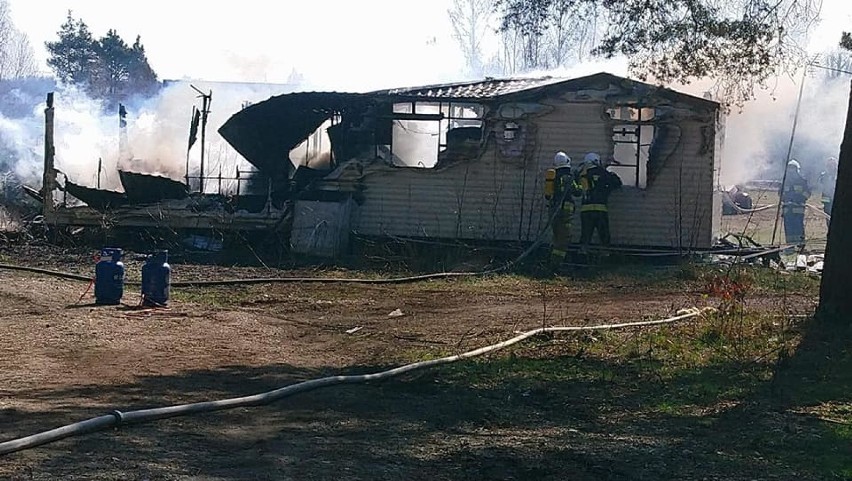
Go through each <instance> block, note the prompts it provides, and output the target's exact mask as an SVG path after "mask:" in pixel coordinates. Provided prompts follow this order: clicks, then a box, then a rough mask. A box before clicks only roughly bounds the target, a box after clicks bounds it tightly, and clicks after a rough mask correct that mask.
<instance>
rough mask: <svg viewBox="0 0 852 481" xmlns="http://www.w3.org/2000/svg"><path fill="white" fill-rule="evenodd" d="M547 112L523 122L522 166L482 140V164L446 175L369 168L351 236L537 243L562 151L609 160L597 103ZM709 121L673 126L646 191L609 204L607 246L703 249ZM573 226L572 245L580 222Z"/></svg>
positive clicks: (459, 166) (562, 105) (710, 180)
mask: <svg viewBox="0 0 852 481" xmlns="http://www.w3.org/2000/svg"><path fill="white" fill-rule="evenodd" d="M543 103H544V102H543ZM546 103H547V104H548V105H549V107H550V111H549V112H547V113H545V114H542V115H539V116H537V117H535V118H532V119H530V122H529V123H530V124H531V129H532V130H530V131H529V132H528V136H527V139H526V141H527V142H532V144H530V146H531V148H528V149H527V150H526V153H525V155H524V156H522V157H505V156H503V155H502V154H501V153H500V152H499V150H498V148H497V147H496V145H494V142H493V140H489V146H488V148H487V150H486V151H485V153H484V154H483V156H482V157H481V158H480V159H478V160H475V161H461V162H459V163H456V164H454V165H450V166H448V167H446V168H438V169H416V168H412V169H405V168H392V167H388V166H385V165H380V164H377V163H374V164H371V165H369V166H367V167H366V168H365V170H364V174H365V175H364V178H363V180H362V184H363V186H364V188H365V189H364V199H365V200H364V202H363V203H362V205H361V206H360V207H359V208H358V209H357V213H356V215H355V218H354V219H353V230H354V231H356V232H358V233H361V234H365V235H377V236H384V235H392V236H411V237H433V238H459V239H477V240H501V241H511V240H525V241H530V240H534V239H536V238H537V236H538V234H539V231H540V230H541V228H542V227H543V226H544V224H545V222H546V218H545V203H544V199H543V186H542V182H543V178H544V171H545V170H546V169H548V168H549V167H551V165H552V161H553V154H554V153H555V152H557V151H559V150H563V151H565V152H567V153H568V155H569V156H571V158H572V159H580V158H582V156H583V155H584V154H585V153H586V152H590V151H596V152H599V153H601V155H602V157H604V156H608V155H611V154H612V137H611V124H610V123H609V122H610V121H609V119H608V117H606V116H605V114H604V105H603V104H602V103H600V102H566V101H559V100H551V101H549V102H546ZM714 120H715V119H712V118H710V120H709V123H708V121H701V120H695V119H692V120H689V119H687V120H682V121H678V122H677V125H679V128H680V135H679V136H678V138H676V139H671V138H670V139H669V141H670V142H676V145H674V147H673V149H671V150H670V149H664V150H666V151H671V154H670V155H669V156H668V157H667V161H666V163H665V166H664V167H663V168H662V170H661V172H660V173H659V174H658V175H657V177H656V178H654V179H653V180H652V181H651V182H650V184H649V186H648V188H647V189H644V190H640V189H636V188H632V187H626V188H624V189H622V190H621V191H619V192H616V193H614V194H613V195H612V198H611V201H610V206H611V207H610V225H611V229H612V241H613V243H614V244H623V245H643V246H679V245H682V246H696V247H708V246H709V245H710V244H711V242H712V236H713V224H714V215H713V214H714V213H716V212H717V210H714V209H713V207H714V201H713V200H714V199H713V197H714V195H713V187H714V165H715V164H714V162H716V160H717V159H716V152H717V149H715V147H716V144H717V142H716V140H717V139H716V138H715V135H714V130H713V127H714V124H713V122H714ZM670 137H673V136H670ZM528 147H529V146H528ZM719 215H721V210H720V209H719V210H718V213H716V216H719ZM716 222H718V221H716ZM576 226H577V228H576V229H575V231H576V236H575V237H579V219H577V222H576ZM548 235H549V234H548Z"/></svg>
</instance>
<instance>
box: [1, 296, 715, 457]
mask: <svg viewBox="0 0 852 481" xmlns="http://www.w3.org/2000/svg"><path fill="white" fill-rule="evenodd" d="M712 311H713V308H710V307H705V308H703V309H698V308H688V309H682V310H680V311H678V313H677V315H675V316H673V317H668V318H666V319H660V320H655V321H641V322H627V323H620V324H603V325H596V326H561V327H559V326H557V327H539V328H537V329H533V330H531V331H526V332H523V333H521V334H519V335H517V336H515V337H513V338H511V339H507V340H505V341H502V342H499V343H497V344H492V345H490V346H485V347H480V348H478V349H474V350H472V351H467V352H464V353H461V354H456V355H453V356H447V357H442V358H439V359H432V360H429V361H419V362H414V363H411V364H405V365H403V366H399V367H395V368H393V369H389V370H386V371H381V372H376V373H371V374H360V375H348V376H342V375H341V376H328V377H323V378H318V379H312V380H309V381H303V382H299V383H296V384H291V385H289V386H285V387H282V388H278V389H275V390H272V391H267V392H263V393H259V394H253V395H249V396H243V397H235V398H227V399H220V400H215V401H203V402H196V403H190V404H179V405H174V406H165V407H158V408H151V409H140V410H137V411H127V412H122V411H117V410H116V411H112V412H111V413H109V414H105V415H102V416H98V417H95V418H91V419H87V420H84V421H79V422H76V423H73V424H68V425H65V426H61V427H58V428H55V429H51V430H49V431H43V432H40V433H37V434H33V435H30V436H25V437H22V438H17V439H12V440H9V441H5V442H0V456H2V455H4V454H10V453H14V452H16V451H22V450H25V449H30V448H34V447H37V446H41V445H44V444H48V443H52V442H54V441H58V440H60V439H64V438H67V437H71V436H79V435H82V434H87V433H92V432H95V431H102V430H104V429H107V428H110V427H117V426H122V425H125V424H137V423H144V422H150V421H157V420H160V419H166V418H171V417H177V416H186V415H190V414H200V413H209V412H213V411H221V410H225V409H233V408H241V407H252V406H262V405H266V404H270V403H273V402H276V401H279V400H281V399H284V398H286V397H290V396H293V395H296V394H301V393H304V392H308V391H313V390H315V389H320V388H325V387H330V386H336V385H340V384H356V383H365V382H371V381H381V380H385V379H390V378H393V377H397V376H400V375H402V374H406V373H409V372H413V371H417V370H422V369H428V368H433V367H436V366H441V365H444V364H449V363H453V362H457V361H462V360H465V359H470V358H473V357H476V356H481V355H483V354H487V353H490V352H494V351H497V350H500V349H503V348H506V347H509V346H511V345H513V344H517V343H519V342H521V341H524V340H526V339H529V338H531V337H534V336H537V335H539V334H543V333H551V332H571V331H591V330H608V329H622V328H628V327H645V326H656V325H661V324H670V323H674V322H678V321H683V320H686V319H690V318H694V317H698V316H701V315H703V314H706V313H709V312H712Z"/></svg>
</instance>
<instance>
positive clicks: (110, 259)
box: [95, 247, 124, 305]
mask: <svg viewBox="0 0 852 481" xmlns="http://www.w3.org/2000/svg"><path fill="white" fill-rule="evenodd" d="M122 255H123V253H122V252H121V249H118V248H115V247H104V248H103V249H101V257H100V260H98V263H97V264H95V303H96V304H104V305H115V304H119V303H121V296H122V295H124V264H123V263H122V262H121V256H122Z"/></svg>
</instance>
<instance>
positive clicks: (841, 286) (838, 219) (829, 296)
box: [818, 83, 852, 324]
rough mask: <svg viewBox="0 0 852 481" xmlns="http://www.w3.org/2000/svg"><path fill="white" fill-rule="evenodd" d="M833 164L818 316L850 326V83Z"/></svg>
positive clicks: (851, 259) (851, 237)
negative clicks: (833, 184)
mask: <svg viewBox="0 0 852 481" xmlns="http://www.w3.org/2000/svg"><path fill="white" fill-rule="evenodd" d="M837 164H838V166H837V187H836V189H835V193H834V205H833V207H832V212H831V225H830V226H829V229H828V243H827V244H826V247H825V263H824V267H823V271H822V283H821V285H820V290H819V309H818V313H819V315H820V317H821V318H823V319H833V320H836V321H838V322H840V321H845V322H849V323H850V324H852V322H850V319H852V290H850V289H852V83H850V96H849V109H848V111H847V113H846V128H845V129H844V131H843V143H842V144H841V145H840V158H839V159H838V162H837Z"/></svg>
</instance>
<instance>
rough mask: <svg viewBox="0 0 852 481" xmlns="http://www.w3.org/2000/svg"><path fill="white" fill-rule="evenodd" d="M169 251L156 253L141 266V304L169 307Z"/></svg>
mask: <svg viewBox="0 0 852 481" xmlns="http://www.w3.org/2000/svg"><path fill="white" fill-rule="evenodd" d="M168 261H169V251H167V250H162V251H157V252H155V253H154V254H153V255H151V256H150V257H148V260H146V261H145V264H144V265H143V266H142V304H143V305H145V306H153V307H165V306H167V305H169V291H170V289H171V275H172V268H171V266H169V262H168Z"/></svg>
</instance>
